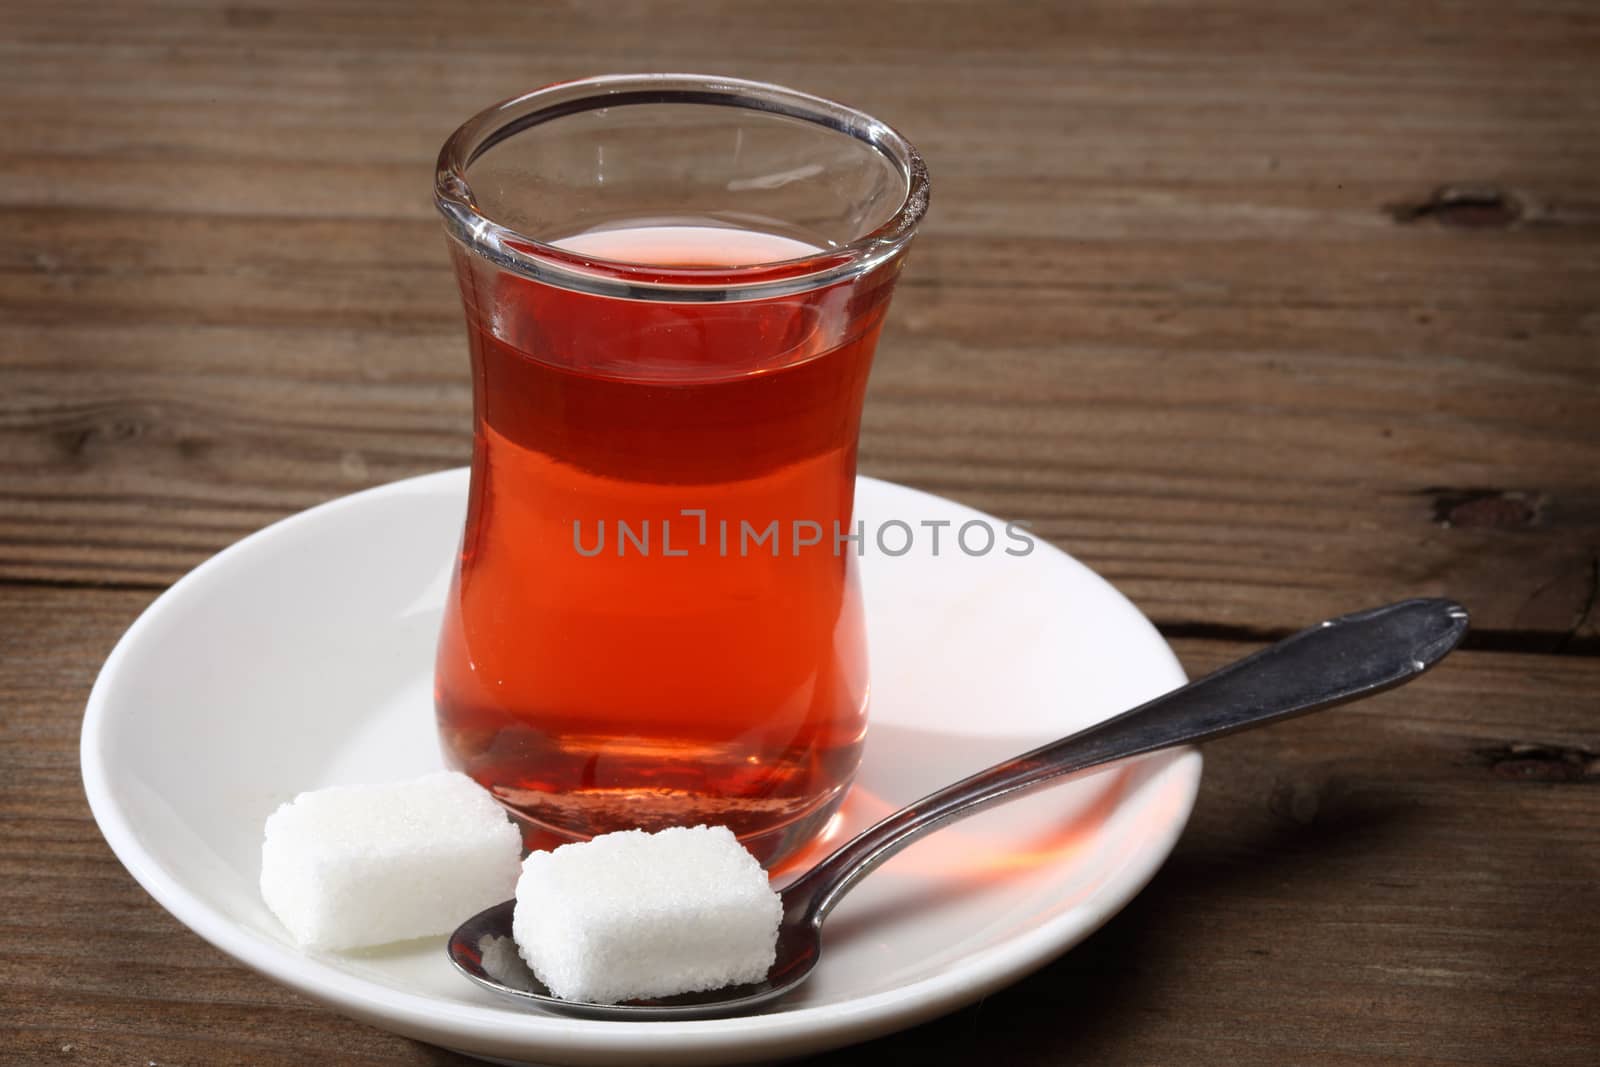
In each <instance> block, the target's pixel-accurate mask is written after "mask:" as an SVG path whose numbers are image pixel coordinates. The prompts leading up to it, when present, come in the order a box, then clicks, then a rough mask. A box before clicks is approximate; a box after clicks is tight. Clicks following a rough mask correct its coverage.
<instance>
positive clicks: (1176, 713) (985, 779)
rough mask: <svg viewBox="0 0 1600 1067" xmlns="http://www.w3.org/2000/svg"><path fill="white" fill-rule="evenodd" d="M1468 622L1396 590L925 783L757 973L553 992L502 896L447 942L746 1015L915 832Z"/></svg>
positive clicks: (1395, 661)
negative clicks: (1393, 598)
mask: <svg viewBox="0 0 1600 1067" xmlns="http://www.w3.org/2000/svg"><path fill="white" fill-rule="evenodd" d="M1466 632H1467V611H1466V609H1465V608H1463V607H1462V606H1461V605H1460V604H1457V603H1455V602H1454V601H1451V600H1443V599H1418V600H1403V601H1400V602H1399V603H1396V604H1390V605H1388V606H1387V607H1382V608H1375V609H1373V610H1371V611H1362V612H1356V613H1355V614H1352V615H1343V616H1340V617H1339V618H1337V619H1329V620H1327V621H1326V622H1323V623H1320V624H1319V625H1317V626H1313V627H1311V628H1310V629H1308V630H1302V631H1301V632H1299V633H1297V634H1295V635H1293V636H1292V637H1287V638H1285V639H1284V640H1282V641H1279V642H1278V643H1277V644H1275V645H1271V646H1269V647H1267V648H1265V649H1262V650H1261V651H1259V652H1256V653H1254V654H1253V655H1250V656H1246V657H1245V658H1244V659H1241V660H1238V661H1236V662H1234V663H1231V664H1229V665H1228V666H1226V667H1223V668H1221V669H1219V670H1217V671H1215V672H1213V673H1211V674H1209V675H1207V676H1206V677H1204V678H1202V679H1200V680H1199V681H1197V682H1191V683H1190V684H1189V685H1186V686H1182V687H1181V688H1178V689H1174V690H1173V691H1172V692H1170V693H1167V694H1165V695H1163V696H1159V697H1157V698H1156V699H1154V700H1152V701H1149V702H1148V703H1146V704H1142V705H1140V706H1139V707H1137V708H1134V709H1132V710H1131V711H1126V712H1123V713H1122V714H1121V715H1117V716H1115V717H1113V718H1110V719H1107V720H1105V721H1104V722H1101V723H1097V724H1096V725H1094V726H1090V727H1088V728H1087V729H1085V730H1081V731H1079V732H1078V733H1076V734H1073V735H1071V736H1069V737H1065V738H1062V739H1061V740H1059V741H1054V742H1051V743H1050V744H1047V745H1044V746H1042V747H1040V748H1036V749H1034V750H1033V751H1031V752H1026V753H1023V754H1022V755H1020V756H1017V757H1015V758H1014V759H1010V760H1006V761H1005V762H1003V763H998V764H996V765H995V766H993V767H990V768H989V769H988V770H984V771H979V772H978V773H977V774H974V775H971V776H970V777H968V778H964V779H962V780H961V781H959V782H956V783H955V784H954V785H950V786H946V787H945V788H944V789H941V790H939V791H938V792H935V793H931V794H929V795H928V796H926V797H923V798H922V799H921V800H918V801H916V802H915V803H913V804H911V805H908V806H907V807H904V808H902V809H900V810H899V811H897V812H895V813H894V814H893V815H890V816H888V817H886V818H884V819H883V820H881V821H879V822H877V823H875V824H874V825H872V826H869V827H868V828H867V829H865V830H863V831H862V832H861V833H860V834H858V835H856V836H855V837H854V838H852V839H851V840H849V841H847V842H845V844H843V845H841V846H840V847H839V848H838V849H837V850H836V851H834V852H833V853H832V854H830V855H829V856H828V857H827V858H825V859H823V860H822V861H821V862H820V863H818V864H817V865H816V866H815V867H813V868H811V870H809V871H807V872H806V873H805V874H803V875H801V876H800V878H798V879H797V880H796V881H795V882H794V883H792V884H791V885H789V886H788V888H786V889H784V890H783V892H782V894H781V897H782V900H783V919H782V921H781V922H780V924H779V927H778V944H777V957H776V961H775V962H774V963H773V966H772V969H771V970H770V971H768V973H767V977H766V978H765V979H764V980H763V981H760V982H753V983H749V984H746V985H735V986H724V987H722V988H720V989H713V990H707V991H705V992H700V993H686V994H683V995H680V996H674V997H662V998H658V999H653V1000H635V1001H627V1002H624V1003H621V1004H596V1003H589V1002H584V1001H573V1000H563V999H561V998H559V997H556V996H554V995H552V994H551V993H550V991H549V990H548V989H546V988H545V987H544V985H543V984H541V983H540V982H539V980H538V979H537V978H536V977H535V976H534V974H533V972H532V971H531V970H530V969H529V968H528V967H527V965H526V964H525V963H523V961H522V959H521V957H520V956H519V955H518V953H517V951H516V946H515V943H514V941H513V940H512V937H511V918H512V912H513V911H514V909H515V902H514V901H509V900H508V901H505V902H503V903H500V904H496V905H495V906H494V907H492V908H489V909H487V910H485V911H483V912H480V913H479V914H477V915H475V916H473V917H472V918H471V919H468V920H467V921H466V922H465V923H463V924H461V926H460V927H458V928H457V929H456V931H455V933H454V934H452V935H451V937H450V940H449V942H448V945H447V951H448V953H449V955H450V960H451V962H452V963H453V964H454V965H455V967H456V969H457V970H459V971H460V972H461V973H462V974H464V975H466V977H467V978H469V979H471V980H472V981H474V982H476V983H477V984H479V985H481V986H483V987H484V988H486V989H489V990H492V991H493V992H495V993H498V994H500V995H502V996H505V997H510V998H512V999H514V1000H516V1001H518V1002H520V1003H521V1004H522V1005H524V1006H526V1007H539V1008H545V1009H548V1010H550V1011H555V1012H559V1013H561V1014H565V1015H573V1016H579V1017H582V1018H590V1019H613V1020H615V1019H634V1020H639V1021H645V1020H656V1021H661V1020H672V1019H704V1018H714V1017H718V1016H727V1015H743V1014H747V1013H749V1012H752V1011H755V1010H758V1009H760V1008H762V1007H765V1006H766V1005H768V1004H770V1003H772V1002H773V1001H775V1000H777V999H778V998H780V997H782V996H783V995H785V994H786V993H788V992H789V991H790V990H792V989H794V988H795V987H796V986H798V985H799V984H800V983H801V982H803V981H805V979H806V977H807V976H808V975H809V974H810V973H811V972H812V971H813V970H814V969H815V968H816V965H817V962H818V960H819V959H820V958H821V955H822V923H823V920H824V919H826V918H827V916H828V913H829V912H830V911H831V910H832V909H833V907H834V905H835V904H837V903H838V902H839V900H840V899H841V898H842V897H843V896H844V895H845V894H846V893H847V892H849V891H850V889H851V888H852V887H853V886H855V884H856V883H857V882H859V881H860V880H861V879H862V878H863V877H865V876H866V875H867V874H869V873H871V872H872V871H873V870H875V869H877V867H878V866H879V865H881V864H882V863H883V862H884V861H886V860H887V859H888V858H889V857H890V856H893V855H894V854H895V853H897V852H899V851H900V850H901V849H903V848H905V847H906V846H907V845H909V844H910V843H911V842H912V841H914V840H916V839H917V838H919V837H921V836H923V835H924V834H927V833H930V832H931V831H933V830H936V829H938V828H939V827H941V826H944V825H946V824H948V823H950V822H953V821H954V820H956V819H960V818H964V817H965V816H967V815H971V814H973V813H975V812H977V811H980V810H982V809H984V808H986V807H989V806H991V805H994V804H998V803H1001V802H1003V801H1006V800H1010V799H1014V798H1015V797H1017V796H1020V795H1021V794H1022V793H1024V792H1026V791H1029V790H1032V789H1034V788H1036V787H1038V786H1041V785H1044V784H1045V783H1047V782H1054V781H1058V780H1060V779H1062V778H1064V777H1065V776H1067V775H1071V774H1076V773H1078V772H1080V771H1085V770H1088V769H1090V768H1092V767H1100V766H1104V765H1105V764H1108V763H1114V762H1117V761H1119V760H1124V759H1129V758H1132V757H1135V756H1142V755H1146V754H1148V753H1151V752H1157V751H1160V750H1162V749H1166V748H1172V747H1175V746H1178V745H1190V744H1197V743H1199V742H1202V741H1209V740H1212V739H1214V738H1218V737H1222V736H1225V735H1227V734H1230V733H1236V732H1238V731H1240V730H1246V729H1250V728H1253V727H1256V726H1263V725H1266V724H1268V723H1271V722H1277V721H1278V720H1280V719H1287V718H1290V717H1292V716H1295V715H1303V714H1306V713H1308V712H1312V711H1320V710H1321V709H1323V708H1329V707H1333V706H1335V705H1338V704H1346V703H1349V702H1350V701H1352V700H1359V699H1361V698H1363V697H1367V696H1371V695H1373V694H1375V693H1380V692H1382V691H1384V690H1386V689H1392V688H1394V687H1395V686H1398V685H1404V684H1405V683H1406V682H1409V681H1411V680H1412V679H1414V678H1416V677H1418V676H1419V675H1421V674H1422V673H1424V672H1425V671H1427V670H1428V669H1429V668H1430V667H1432V666H1433V665H1434V664H1435V663H1437V662H1439V660H1441V659H1443V658H1444V657H1445V656H1446V655H1447V654H1448V653H1449V652H1450V650H1451V649H1453V648H1455V647H1456V645H1457V644H1458V643H1460V641H1461V638H1462V637H1463V636H1465V634H1466Z"/></svg>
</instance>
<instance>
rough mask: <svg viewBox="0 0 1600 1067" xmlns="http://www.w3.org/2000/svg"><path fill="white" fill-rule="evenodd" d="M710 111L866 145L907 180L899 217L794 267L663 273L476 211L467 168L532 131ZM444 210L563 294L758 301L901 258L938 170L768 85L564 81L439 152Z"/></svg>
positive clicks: (641, 78)
mask: <svg viewBox="0 0 1600 1067" xmlns="http://www.w3.org/2000/svg"><path fill="white" fill-rule="evenodd" d="M673 103H680V104H712V105H721V106H728V107H742V108H747V109H750V110H755V111H763V112H767V113H770V114H776V115H781V116H786V117H789V118H794V119H800V120H802V121H806V122H811V123H813V124H816V125H819V126H823V127H826V128H829V129H832V130H834V131H836V132H838V133H840V134H843V135H846V136H850V137H854V138H855V139H857V140H859V141H862V142H864V143H865V144H867V145H868V146H870V147H871V148H872V149H874V150H875V151H877V152H879V153H880V154H882V155H883V156H884V157H886V158H887V159H888V160H889V161H890V162H891V163H893V164H894V165H895V167H896V169H897V170H899V171H900V172H901V174H902V175H903V177H904V178H905V184H906V188H905V193H904V195H903V197H902V199H901V202H900V204H899V206H898V207H897V208H896V210H895V212H894V214H893V215H892V216H891V217H890V218H889V219H888V220H887V221H886V222H884V223H883V224H882V225H881V226H879V227H877V228H876V229H874V230H872V231H871V232H870V233H866V234H863V235H861V236H860V237H857V238H854V239H852V240H850V241H848V242H846V243H844V244H841V245H838V246H836V247H832V248H825V249H821V250H819V251H817V252H813V253H809V254H807V255H805V256H800V257H796V258H793V259H785V260H773V261H771V262H766V263H755V264H750V265H748V266H742V267H671V268H667V267H661V266H655V265H650V264H642V263H630V262H627V261H625V260H613V259H606V258H603V257H599V256H594V255H590V254H586V253H578V252H572V251H569V250H567V249H564V248H560V247H558V246H556V245H552V244H547V243H545V242H543V241H540V240H537V239H535V238H532V237H529V236H527V235H525V234H521V233H518V232H517V231H516V230H514V229H512V228H510V227H508V226H506V225H504V224H502V223H499V222H496V221H495V220H494V219H491V218H490V217H489V216H488V215H486V214H485V213H484V212H483V211H482V210H481V209H480V208H479V207H478V204H477V200H476V198H475V196H474V195H473V192H472V185H471V183H470V181H469V180H468V178H467V168H468V167H470V166H471V165H472V164H473V163H474V162H475V161H476V160H477V159H478V157H480V156H481V155H483V153H485V152H487V151H488V150H489V149H491V148H493V147H494V146H495V145H497V144H499V143H500V142H502V141H504V140H506V139H507V138H509V137H512V136H514V135H516V134H518V133H521V132H522V131H523V130H526V129H529V128H530V127H533V126H537V125H538V124H540V123H542V122H546V121H549V120H551V119H556V118H561V117H563V116H565V115H571V114H576V113H579V112H582V111H589V110H593V109H596V108H604V107H617V106H625V105H630V104H673ZM434 204H435V206H437V207H438V209H439V213H440V214H441V215H443V216H444V220H445V228H446V230H447V232H448V233H449V235H450V236H451V237H452V238H453V239H454V240H456V241H457V242H459V243H460V244H461V245H462V246H464V247H465V248H466V249H467V250H468V251H470V252H472V253H473V254H475V255H478V256H482V257H483V258H485V259H487V260H489V261H490V262H492V263H494V264H495V265H496V266H498V267H500V268H501V269H504V270H507V271H510V272H512V273H515V274H519V275H522V276H523V277H526V278H532V279H534V280H536V281H540V282H547V283H549V284H552V285H556V286H559V287H561V288H563V289H574V290H577V291H579V292H587V293H594V294H597V295H602V296H620V297H626V298H629V299H634V300H672V301H679V302H687V301H694V302H701V301H729V300H751V299H757V298H760V297H770V296H782V295H787V294H791V293H799V292H806V291H809V290H812V289H817V288H821V287H822V286H825V285H830V284H832V283H834V282H838V281H843V280H846V279H849V278H853V277H857V276H859V275H861V274H864V273H866V272H867V271H869V270H871V269H872V268H873V267H876V266H878V265H879V264H881V263H883V262H885V261H887V260H889V259H891V258H893V257H894V256H895V255H896V254H897V253H898V252H899V251H900V250H901V249H903V248H904V247H905V246H906V244H907V243H909V242H910V240H911V238H912V236H913V235H914V234H915V232H916V229H917V225H918V223H919V222H921V220H922V217H923V215H924V214H925V213H926V211H927V207H928V171H927V167H926V166H925V165H924V164H923V161H922V156H921V155H920V154H918V152H917V150H916V149H915V148H914V147H912V145H911V142H910V141H908V140H906V139H905V138H904V137H903V136H901V135H900V133H899V132H898V131H896V130H895V129H894V128H893V127H891V126H889V125H888V124H886V123H883V122H880V121H879V120H877V119H875V118H873V117H872V116H871V115H868V114H866V113H865V112H862V111H857V110H856V109H855V108H852V107H847V106H846V105H844V104H840V103H837V102H836V101H833V100H828V99H826V98H824V97H820V96H812V95H810V94H809V93H802V92H799V91H797V90H794V89H787V88H784V87H783V86H781V85H772V84H769V83H767V82H758V81H748V80H745V79H742V78H725V77H720V76H716V75H708V74H607V75H601V76H598V77H593V78H580V79H577V80H575V81H565V82H556V83H554V84H552V85H547V86H544V87H543V88H540V89H535V90H533V91H532V92H529V93H524V94H522V95H521V96H515V97H511V98H510V99H508V100H503V101H501V102H500V103H498V104H495V105H493V106H492V107H488V108H485V109H484V110H483V111H480V112H478V114H476V115H474V116H473V117H472V118H470V119H468V120H467V121H466V122H464V123H462V124H461V126H460V127H459V128H457V129H456V131H455V132H454V133H453V134H451V135H450V137H449V139H448V140H446V141H445V143H444V147H443V148H441V149H440V150H439V161H438V166H437V169H436V171H435V174H434Z"/></svg>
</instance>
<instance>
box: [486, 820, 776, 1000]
mask: <svg viewBox="0 0 1600 1067" xmlns="http://www.w3.org/2000/svg"><path fill="white" fill-rule="evenodd" d="M782 915H783V905H782V904H781V903H780V902H779V899H778V894H776V893H774V892H773V891H772V887H771V886H770V885H768V883H767V874H766V872H765V871H764V870H762V869H761V864H760V863H759V862H757V861H756V858H755V857H754V856H752V855H750V853H749V852H747V851H746V850H745V848H744V846H743V845H741V844H739V840H738V838H736V837H734V835H733V832H732V831H731V830H729V829H728V828H727V827H725V826H713V827H706V826H696V827H693V828H688V827H681V826H677V827H672V828H671V829H667V830H662V831H660V832H658V833H654V834H648V833H645V832H644V831H642V830H623V831H620V832H618V833H611V834H602V835H601V836H599V837H596V838H595V839H594V840H592V841H586V842H582V843H580V844H571V845H562V846H561V847H560V848H558V849H556V850H555V851H553V852H535V853H533V854H531V855H530V856H528V858H527V859H526V860H524V861H523V864H522V877H521V878H520V879H519V880H518V881H517V904H516V909H515V911H514V912H513V915H512V922H511V933H512V936H513V938H515V940H516V943H517V948H518V950H519V951H520V952H521V953H522V957H523V959H525V960H526V961H527V963H528V966H529V967H530V968H532V970H533V973H534V974H535V975H537V976H538V978H539V980H540V981H541V982H543V983H544V984H545V986H546V987H547V988H549V990H550V992H552V993H554V994H555V995H556V996H558V997H561V998H563V999H566V1000H584V1001H589V1002H591V1003H597V1004H614V1003H616V1002H618V1001H623V1000H636V999H641V998H646V997H664V996H671V995H673V994H676V993H692V992H698V991H700V990H706V989H718V988H721V987H722V986H725V985H734V984H738V983H742V982H757V981H760V980H761V979H762V978H765V977H766V975H767V971H768V970H769V969H771V967H772V964H773V961H774V959H775V958H776V956H777V941H778V921H779V920H780V919H781V918H782Z"/></svg>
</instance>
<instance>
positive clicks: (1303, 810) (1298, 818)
mask: <svg viewBox="0 0 1600 1067" xmlns="http://www.w3.org/2000/svg"><path fill="white" fill-rule="evenodd" d="M1321 808H1322V797H1321V790H1319V789H1318V788H1317V787H1316V786H1315V785H1313V784H1312V783H1311V782H1308V781H1305V780H1304V779H1297V780H1295V781H1292V782H1282V783H1280V784H1279V785H1278V787H1277V788H1276V789H1274V790H1273V791H1272V796H1271V798H1270V799H1269V800H1268V801H1267V809H1268V810H1269V811H1271V812H1272V813H1273V814H1274V815H1276V816H1278V817H1279V818H1281V819H1287V820H1289V821H1290V822H1293V823H1298V824H1299V825H1301V826H1310V825H1311V824H1312V823H1314V822H1316V821H1317V813H1318V812H1319V811H1320V810H1321Z"/></svg>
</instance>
